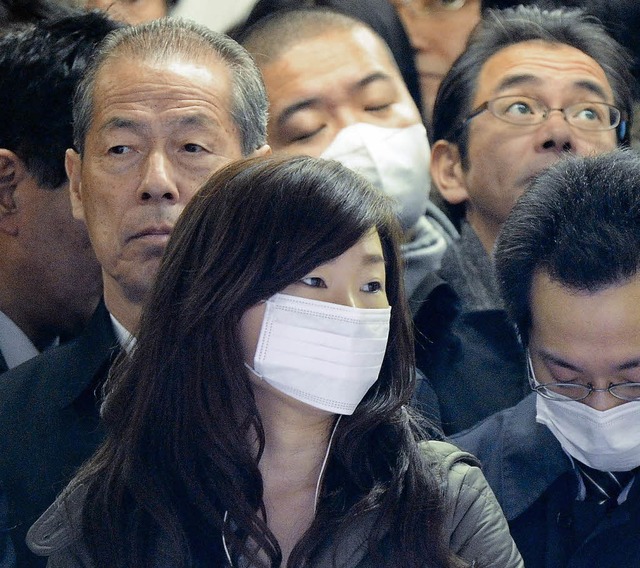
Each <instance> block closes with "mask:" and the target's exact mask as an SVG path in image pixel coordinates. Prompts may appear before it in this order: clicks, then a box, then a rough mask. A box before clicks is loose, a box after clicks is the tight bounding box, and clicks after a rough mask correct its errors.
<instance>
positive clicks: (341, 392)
mask: <svg viewBox="0 0 640 568" xmlns="http://www.w3.org/2000/svg"><path fill="white" fill-rule="evenodd" d="M390 317H391V308H381V309H379V308H377V309H362V308H353V307H350V306H342V305H340V304H332V303H330V302H320V301H318V300H309V299H307V298H300V297H298V296H288V295H285V294H276V295H275V296H273V297H272V298H270V299H269V300H267V302H266V309H265V313H264V319H263V320H262V327H261V330H260V338H259V339H258V346H257V348H256V354H255V357H254V361H253V369H252V368H251V367H249V365H247V367H248V368H249V369H250V370H251V371H252V372H253V373H255V374H256V375H257V376H258V377H260V378H261V379H263V380H264V381H266V382H267V383H269V384H270V385H271V386H272V387H274V388H275V389H277V390H279V391H280V392H283V393H284V394H286V395H288V396H290V397H292V398H295V399H296V400H299V401H302V402H305V403H306V404H309V405H311V406H313V407H315V408H319V409H322V410H326V411H328V412H334V413H337V414H353V411H354V410H355V409H356V407H357V406H358V404H360V401H361V400H362V399H363V398H364V395H365V394H366V393H367V391H368V390H369V389H370V388H371V386H372V385H373V384H374V383H375V382H376V381H377V380H378V375H379V373H380V368H381V366H382V360H383V359H384V354H385V350H386V347H387V337H388V335H389V320H390Z"/></svg>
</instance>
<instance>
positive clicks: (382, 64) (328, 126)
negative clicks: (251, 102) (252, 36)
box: [261, 26, 426, 190]
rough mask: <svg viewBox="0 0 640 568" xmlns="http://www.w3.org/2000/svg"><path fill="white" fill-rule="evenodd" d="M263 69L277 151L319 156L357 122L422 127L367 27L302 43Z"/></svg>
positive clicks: (392, 67) (271, 135)
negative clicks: (344, 129)
mask: <svg viewBox="0 0 640 568" xmlns="http://www.w3.org/2000/svg"><path fill="white" fill-rule="evenodd" d="M261 71H262V74H263V77H264V81H265V86H266V89H267V96H268V97H269V105H270V107H269V123H268V138H269V144H270V145H271V147H272V148H273V150H274V152H281V153H286V154H290V155H307V156H314V157H318V156H320V154H322V152H323V151H324V150H326V148H327V147H328V146H329V144H330V143H331V142H332V141H333V140H334V138H335V137H336V135H337V134H338V132H340V131H341V130H342V129H343V128H346V127H347V126H350V125H352V124H356V123H359V122H364V123H367V124H374V125H377V126H383V127H388V128H402V127H406V126H412V125H414V124H420V122H421V119H420V114H419V112H418V109H417V107H416V105H415V103H414V102H413V99H412V98H411V95H410V94H409V92H408V91H407V88H406V86H405V84H404V82H403V81H402V77H401V75H400V72H399V71H398V68H397V67H396V65H395V62H394V61H393V60H392V59H391V56H390V54H389V51H388V50H387V48H386V47H385V45H384V44H383V43H382V40H381V39H380V38H379V37H377V36H376V35H375V34H373V33H372V32H371V31H369V30H368V29H366V28H364V27H360V26H355V27H353V28H351V29H347V30H344V29H335V30H330V31H327V32H325V33H322V34H321V35H319V36H314V37H312V38H311V39H308V40H302V41H300V42H298V43H296V44H295V45H293V46H291V47H290V48H288V49H287V50H285V52H283V53H282V54H281V55H280V56H279V57H277V58H276V59H275V60H273V61H271V62H270V63H268V64H266V65H263V66H262V68H261ZM425 190H426V189H425Z"/></svg>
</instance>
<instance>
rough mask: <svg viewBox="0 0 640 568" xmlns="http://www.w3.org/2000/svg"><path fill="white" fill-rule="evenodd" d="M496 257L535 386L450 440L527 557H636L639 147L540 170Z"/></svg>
mask: <svg viewBox="0 0 640 568" xmlns="http://www.w3.org/2000/svg"><path fill="white" fill-rule="evenodd" d="M495 262H496V274H497V277H498V282H499V285H500V291H501V293H502V297H503V298H504V302H505V306H506V309H507V311H508V312H509V315H510V317H511V319H512V321H513V322H514V323H515V325H516V327H517V329H518V332H519V334H520V337H521V338H522V342H523V344H524V346H525V349H526V351H525V353H526V358H527V363H528V365H527V367H528V368H527V371H526V375H528V383H529V385H530V388H531V389H532V390H533V391H535V392H533V393H531V394H529V396H527V397H526V398H525V399H524V400H523V401H522V402H520V403H519V404H518V405H516V406H514V407H512V408H509V409H507V410H503V411H501V412H499V413H497V414H495V415H493V416H491V417H490V418H487V419H486V420H484V421H483V422H481V423H480V424H479V425H477V426H475V427H473V428H471V429H470V430H467V431H466V432H463V433H462V434H460V435H458V436H454V437H453V441H454V443H455V444H457V445H459V446H460V447H462V448H464V449H465V450H467V451H470V452H472V453H473V454H474V455H476V456H477V457H478V458H479V459H480V461H481V462H482V465H483V471H484V474H485V475H486V477H487V480H488V481H489V484H490V485H491V488H492V489H493V490H494V492H495V493H496V497H497V498H498V501H499V502H500V505H501V506H502V508H503V510H504V512H505V516H506V517H507V521H508V522H509V528H510V530H511V535H512V536H513V539H514V540H515V542H516V544H517V546H518V549H519V550H520V553H521V554H522V557H523V560H524V562H525V565H526V566H527V568H631V567H632V566H633V567H635V566H640V539H638V533H639V531H640V484H639V483H638V481H639V479H638V471H639V469H640V272H639V271H638V268H639V267H640V158H639V157H638V155H637V154H636V153H635V152H631V151H630V150H626V151H622V150H618V151H615V152H613V153H609V154H603V155H599V156H592V157H572V158H570V159H568V160H566V161H564V162H562V163H558V164H556V165H555V166H553V167H552V168H550V169H549V170H547V171H546V172H544V173H543V174H541V175H540V177H539V178H538V179H537V180H536V181H535V182H534V184H533V185H532V187H531V188H530V189H529V190H528V191H527V192H526V193H525V194H524V195H523V196H522V198H521V199H520V200H519V201H518V203H517V204H516V205H515V207H514V209H513V211H512V213H511V215H510V216H509V218H508V219H507V221H506V222H505V225H504V227H503V229H502V232H501V234H500V236H499V238H498V242H497V245H496V253H495ZM495 388H496V389H499V388H500V385H499V384H496V385H495Z"/></svg>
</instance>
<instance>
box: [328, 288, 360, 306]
mask: <svg viewBox="0 0 640 568" xmlns="http://www.w3.org/2000/svg"><path fill="white" fill-rule="evenodd" d="M330 301H331V303H333V304H339V305H341V306H348V307H350V308H363V307H365V306H364V305H362V302H361V301H360V298H359V296H358V294H357V293H356V292H355V291H354V290H350V289H345V290H340V291H336V292H334V294H332V298H331V300H330Z"/></svg>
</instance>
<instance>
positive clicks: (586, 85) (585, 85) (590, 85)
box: [574, 80, 608, 101]
mask: <svg viewBox="0 0 640 568" xmlns="http://www.w3.org/2000/svg"><path fill="white" fill-rule="evenodd" d="M574 85H575V86H576V87H579V88H580V89H584V90H585V91H589V92H590V93H592V94H594V95H597V96H598V97H600V98H601V99H602V100H603V101H606V100H607V98H608V97H607V93H605V91H604V89H603V88H602V87H601V86H600V85H598V83H595V82H593V81H587V80H584V81H576V82H575V83H574Z"/></svg>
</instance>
